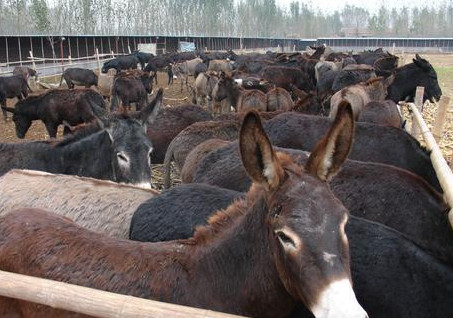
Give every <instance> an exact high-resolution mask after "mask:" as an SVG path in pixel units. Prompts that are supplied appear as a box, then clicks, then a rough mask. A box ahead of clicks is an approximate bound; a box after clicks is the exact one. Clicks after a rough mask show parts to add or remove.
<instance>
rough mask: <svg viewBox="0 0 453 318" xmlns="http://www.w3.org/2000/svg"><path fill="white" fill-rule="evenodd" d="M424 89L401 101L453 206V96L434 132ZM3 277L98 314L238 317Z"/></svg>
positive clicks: (28, 291)
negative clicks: (452, 135)
mask: <svg viewBox="0 0 453 318" xmlns="http://www.w3.org/2000/svg"><path fill="white" fill-rule="evenodd" d="M423 91H424V88H423V87H418V88H417V94H416V98H415V103H405V102H400V105H401V106H405V107H408V108H409V109H410V111H411V112H412V135H414V137H416V138H417V137H419V136H420V135H422V136H423V138H424V141H425V143H426V146H427V148H428V150H430V151H431V161H432V163H433V166H434V169H435V171H436V174H437V175H438V178H439V181H440V184H441V186H442V188H443V190H444V198H445V200H446V202H447V203H448V205H449V206H450V207H452V206H453V175H452V171H451V169H450V168H449V167H448V165H447V163H446V161H445V159H444V158H443V156H442V154H441V152H440V149H439V147H438V145H437V142H436V141H439V140H440V138H441V136H442V127H443V124H444V120H445V114H446V112H447V109H448V107H449V103H450V98H449V97H445V96H442V98H441V99H440V102H439V105H438V110H437V115H436V119H435V122H434V125H433V131H434V136H433V134H431V132H430V130H429V128H428V126H427V125H426V123H425V121H424V120H423V118H422V116H421V114H420V110H421V108H422V106H423ZM448 218H449V221H450V225H451V226H452V227H453V209H451V210H450V211H449V213H448ZM0 281H2V284H1V285H0V295H1V296H5V297H10V298H17V299H22V300H26V301H30V302H35V303H39V304H43V305H47V306H50V307H52V308H59V309H65V310H69V311H74V312H78V313H82V314H87V315H91V316H95V317H125V318H126V317H131V318H132V317H158V318H160V317H162V318H164V317H165V318H166V317H181V318H182V317H200V318H201V317H203V318H208V317H210V318H223V317H225V318H227V317H239V316H235V315H231V314H224V313H218V312H214V311H211V310H206V309H197V308H191V307H187V306H180V305H175V304H167V303H162V302H158V301H153V300H147V299H141V298H137V297H132V296H126V295H119V294H115V293H110V292H106V291H101V290H95V289H91V288H87V287H81V286H76V285H71V284H67V283H63V282H57V281H52V280H46V279H42V278H37V277H29V276H25V275H20V274H15V273H9V272H5V271H0Z"/></svg>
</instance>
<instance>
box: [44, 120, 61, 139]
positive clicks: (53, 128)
mask: <svg viewBox="0 0 453 318" xmlns="http://www.w3.org/2000/svg"><path fill="white" fill-rule="evenodd" d="M45 125H46V129H47V132H48V133H49V136H50V138H56V137H57V131H58V124H55V123H45Z"/></svg>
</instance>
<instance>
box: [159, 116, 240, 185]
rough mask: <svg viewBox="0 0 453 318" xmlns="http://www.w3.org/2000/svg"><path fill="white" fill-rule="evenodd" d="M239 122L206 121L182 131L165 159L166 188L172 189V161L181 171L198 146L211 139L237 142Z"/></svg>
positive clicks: (170, 145)
mask: <svg viewBox="0 0 453 318" xmlns="http://www.w3.org/2000/svg"><path fill="white" fill-rule="evenodd" d="M238 130H239V121H236V120H234V121H220V122H219V121H206V122H200V123H194V124H192V125H190V126H188V127H187V128H185V129H184V130H182V131H181V132H180V133H179V134H178V135H177V136H176V137H175V138H173V140H172V141H171V142H170V144H169V145H168V148H167V152H166V153H165V158H164V188H166V189H167V188H169V187H170V168H171V166H170V165H171V161H172V160H173V159H174V160H175V164H176V168H177V169H178V170H179V171H181V169H182V166H183V165H184V160H185V158H186V156H187V155H188V154H189V152H190V151H191V150H192V149H193V148H195V147H196V146H197V145H199V144H200V143H202V142H203V141H206V140H208V139H211V138H219V139H224V140H235V139H237V138H238Z"/></svg>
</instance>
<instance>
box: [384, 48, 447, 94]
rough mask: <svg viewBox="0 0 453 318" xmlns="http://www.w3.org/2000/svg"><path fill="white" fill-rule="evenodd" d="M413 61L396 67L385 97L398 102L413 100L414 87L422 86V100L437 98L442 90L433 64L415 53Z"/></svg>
mask: <svg viewBox="0 0 453 318" xmlns="http://www.w3.org/2000/svg"><path fill="white" fill-rule="evenodd" d="M412 61H413V63H411V64H407V65H404V66H402V67H400V68H397V69H396V73H395V81H394V83H393V84H392V85H390V86H389V88H388V95H387V99H391V100H393V101H394V102H395V103H398V102H399V101H402V100H410V101H412V100H414V97H415V89H416V87H417V86H423V87H424V88H425V92H424V95H423V101H426V100H430V101H433V100H439V99H440V97H441V96H442V90H441V89H440V87H439V83H438V82H437V73H436V71H435V70H434V68H433V66H432V65H431V64H430V63H429V62H428V61H427V60H425V59H423V58H421V57H420V56H419V55H418V54H416V55H415V59H413V60H412Z"/></svg>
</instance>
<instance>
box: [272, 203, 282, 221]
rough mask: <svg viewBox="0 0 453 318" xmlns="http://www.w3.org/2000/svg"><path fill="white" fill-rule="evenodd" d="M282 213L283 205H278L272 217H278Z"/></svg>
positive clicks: (273, 210)
mask: <svg viewBox="0 0 453 318" xmlns="http://www.w3.org/2000/svg"><path fill="white" fill-rule="evenodd" d="M281 212H282V206H281V205H277V206H275V207H274V208H273V209H272V215H273V216H274V218H276V217H278V216H279V215H280V213H281Z"/></svg>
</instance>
